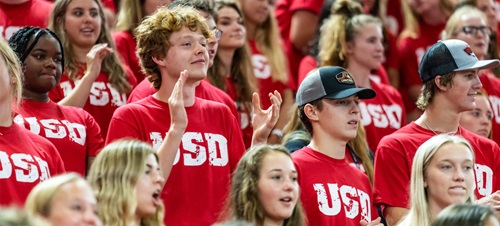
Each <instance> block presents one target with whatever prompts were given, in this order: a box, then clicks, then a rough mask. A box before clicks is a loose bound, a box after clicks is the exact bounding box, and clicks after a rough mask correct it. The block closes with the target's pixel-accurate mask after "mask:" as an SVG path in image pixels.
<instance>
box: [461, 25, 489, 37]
mask: <svg viewBox="0 0 500 226" xmlns="http://www.w3.org/2000/svg"><path fill="white" fill-rule="evenodd" d="M462 31H463V32H464V33H465V34H468V35H470V34H474V35H477V31H481V33H483V35H490V34H491V29H490V28H489V27H486V26H479V27H476V26H465V27H463V28H462Z"/></svg>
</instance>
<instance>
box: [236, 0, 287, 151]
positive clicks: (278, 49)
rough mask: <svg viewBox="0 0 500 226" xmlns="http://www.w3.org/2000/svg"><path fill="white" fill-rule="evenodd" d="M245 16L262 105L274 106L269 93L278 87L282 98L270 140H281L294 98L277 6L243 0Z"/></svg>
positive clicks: (273, 141) (268, 2)
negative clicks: (275, 13) (278, 21)
mask: <svg viewBox="0 0 500 226" xmlns="http://www.w3.org/2000/svg"><path fill="white" fill-rule="evenodd" d="M239 2H240V3H241V4H240V5H241V9H242V12H243V15H244V18H245V28H246V31H247V32H246V35H247V40H248V43H249V46H250V49H251V52H252V65H253V71H254V76H255V80H256V83H257V89H258V93H259V96H260V99H261V100H262V108H263V109H267V108H268V107H270V106H271V101H270V100H269V98H268V95H269V93H273V92H274V91H275V90H276V91H278V92H279V93H280V94H281V96H282V98H283V103H282V105H281V110H280V117H279V120H278V123H277V124H276V126H275V128H274V130H273V131H272V133H271V136H270V139H269V141H268V143H275V144H276V143H280V142H281V140H282V138H283V129H284V127H285V125H286V123H287V122H288V121H289V119H290V114H291V106H292V104H293V102H294V100H293V91H292V89H291V88H290V82H289V77H290V75H289V73H288V68H287V66H288V62H287V60H286V57H285V54H284V52H283V48H282V46H283V43H282V40H281V39H280V36H279V31H278V24H277V22H276V18H275V16H274V6H273V4H272V3H271V2H270V1H259V0H240V1H239Z"/></svg>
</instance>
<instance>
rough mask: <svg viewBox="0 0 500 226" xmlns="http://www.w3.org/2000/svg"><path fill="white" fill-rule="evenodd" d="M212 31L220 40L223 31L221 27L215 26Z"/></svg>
mask: <svg viewBox="0 0 500 226" xmlns="http://www.w3.org/2000/svg"><path fill="white" fill-rule="evenodd" d="M212 32H213V33H214V35H215V38H216V39H217V41H219V40H220V36H222V31H221V30H220V29H219V28H215V29H213V30H212Z"/></svg>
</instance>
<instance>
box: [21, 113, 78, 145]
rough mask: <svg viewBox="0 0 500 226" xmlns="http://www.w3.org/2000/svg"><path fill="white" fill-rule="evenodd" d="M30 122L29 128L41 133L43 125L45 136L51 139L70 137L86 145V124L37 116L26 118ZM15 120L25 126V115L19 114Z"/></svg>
mask: <svg viewBox="0 0 500 226" xmlns="http://www.w3.org/2000/svg"><path fill="white" fill-rule="evenodd" d="M24 120H26V122H28V124H29V130H30V131H31V132H32V133H34V134H36V135H40V130H41V127H40V125H41V126H42V127H43V129H44V132H45V137H47V138H51V139H63V138H66V137H69V139H70V140H71V141H73V142H75V143H77V144H79V145H81V146H84V145H85V142H86V140H87V131H86V128H85V126H84V125H82V124H79V123H71V122H69V121H68V120H61V121H59V120H57V119H42V120H38V119H37V118H36V117H27V118H24ZM14 122H16V123H17V124H18V125H20V126H23V127H25V125H24V122H23V117H22V116H21V115H18V116H16V117H15V118H14Z"/></svg>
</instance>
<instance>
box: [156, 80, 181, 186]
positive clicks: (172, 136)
mask: <svg viewBox="0 0 500 226" xmlns="http://www.w3.org/2000/svg"><path fill="white" fill-rule="evenodd" d="M187 77H188V73H187V70H184V71H182V72H181V75H180V76H179V80H177V82H176V83H175V86H174V89H173V90H172V94H171V95H170V97H169V98H168V100H167V102H168V109H169V110H170V128H169V129H168V132H167V135H166V136H165V139H163V142H162V143H161V145H160V147H159V148H158V159H159V162H160V168H161V172H162V175H163V177H164V178H165V179H167V178H168V176H169V175H170V172H171V171H172V167H173V165H174V159H175V155H176V154H177V150H178V149H179V146H180V145H181V140H182V136H183V135H184V132H185V131H186V127H187V123H188V119H187V114H186V109H185V108H184V99H183V98H184V95H183V90H184V84H185V83H186V79H187Z"/></svg>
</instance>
